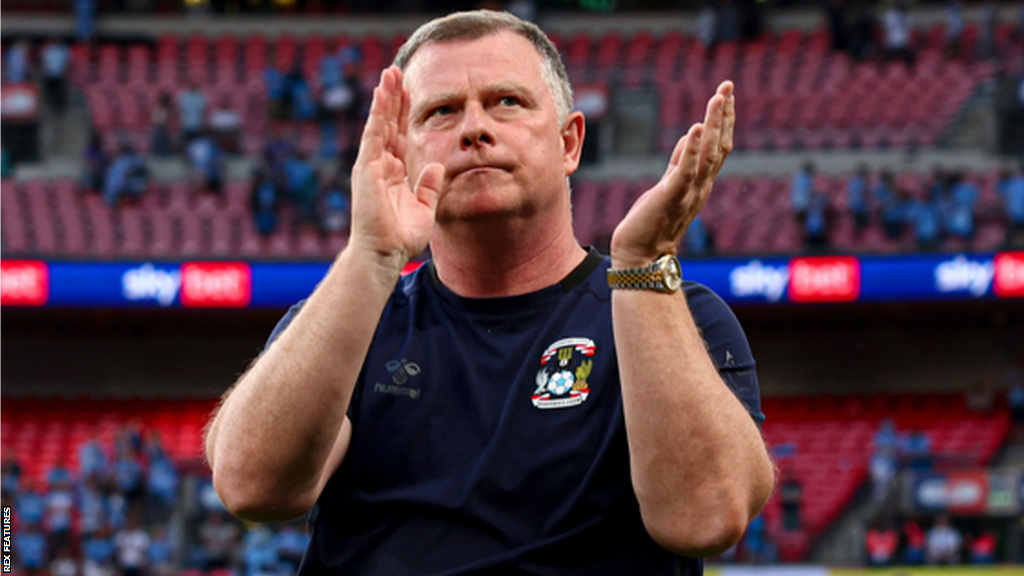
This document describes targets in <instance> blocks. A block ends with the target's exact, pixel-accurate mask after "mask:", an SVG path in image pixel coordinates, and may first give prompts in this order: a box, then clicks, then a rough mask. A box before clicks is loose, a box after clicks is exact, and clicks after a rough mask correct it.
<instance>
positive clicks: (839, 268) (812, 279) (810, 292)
mask: <svg viewBox="0 0 1024 576" xmlns="http://www.w3.org/2000/svg"><path fill="white" fill-rule="evenodd" d="M858 296H860V262H859V261H858V260H857V258H855V257H853V256H821V257H806V258H793V259H792V260H790V262H789V299H790V300H791V301H793V302H852V301H854V300H856V299H857V297H858Z"/></svg>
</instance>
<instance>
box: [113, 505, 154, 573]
mask: <svg viewBox="0 0 1024 576" xmlns="http://www.w3.org/2000/svg"><path fill="white" fill-rule="evenodd" d="M114 546H116V547H117V565H118V568H120V575H121V576H143V575H144V574H145V573H146V572H145V571H146V565H147V564H148V563H149V535H148V534H146V531H145V530H143V529H142V527H141V526H140V525H139V519H138V517H137V516H136V515H135V514H131V515H129V516H128V525H127V526H125V528H124V529H123V530H121V531H120V532H118V533H117V536H115V537H114Z"/></svg>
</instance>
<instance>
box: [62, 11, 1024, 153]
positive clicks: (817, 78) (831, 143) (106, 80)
mask: <svg viewBox="0 0 1024 576" xmlns="http://www.w3.org/2000/svg"><path fill="white" fill-rule="evenodd" d="M943 30H944V26H943V25H941V24H940V25H935V26H933V27H932V28H930V29H928V30H923V31H919V33H918V36H919V38H918V40H917V45H919V46H920V49H919V51H918V54H917V61H916V64H915V66H914V67H913V68H912V69H909V68H908V67H907V66H906V65H905V64H902V63H899V64H895V63H893V64H879V63H878V62H874V61H868V62H857V61H855V60H853V59H851V58H850V57H849V56H848V55H846V54H844V53H833V52H831V51H830V48H829V38H828V34H827V32H825V31H824V30H817V31H814V32H809V33H802V32H800V31H787V32H785V33H782V34H779V35H775V36H765V37H763V38H762V39H759V40H757V41H755V42H748V43H743V44H740V43H736V42H726V43H722V44H719V45H717V46H715V47H714V48H713V49H709V48H707V47H705V46H703V45H702V44H701V43H700V42H699V41H698V40H697V39H696V38H694V37H692V36H685V35H683V34H681V33H678V32H673V33H668V34H666V35H664V36H662V37H655V36H654V35H652V34H651V33H649V32H638V33H636V34H635V35H633V36H632V37H630V38H623V37H622V35H621V34H619V33H617V32H611V33H608V34H605V35H600V36H598V35H591V34H589V33H586V32H579V33H576V34H573V35H572V36H571V37H569V38H562V37H560V36H557V35H554V37H553V39H554V40H555V41H556V43H558V44H559V47H560V49H561V50H562V52H563V54H564V57H565V60H566V67H567V70H568V72H569V76H570V79H571V80H572V81H573V82H574V83H576V84H601V85H605V86H610V85H614V86H620V87H622V88H623V89H632V88H638V87H641V86H644V85H653V86H654V87H655V88H656V90H657V93H658V94H659V97H660V102H661V105H660V108H659V110H660V112H659V121H660V126H661V133H660V134H661V136H660V138H659V145H660V147H661V149H662V150H663V151H665V152H668V151H671V148H672V146H673V144H674V143H675V140H676V138H677V137H678V134H680V133H682V132H685V129H686V127H688V125H689V123H690V122H692V121H694V119H697V118H700V117H702V116H703V113H704V111H703V108H704V104H705V102H704V98H705V95H706V94H710V93H712V92H713V91H714V88H715V86H716V85H717V83H718V82H719V81H720V80H721V79H722V78H735V79H736V81H737V83H738V85H739V86H741V87H742V88H741V90H740V92H739V94H738V95H739V102H738V105H739V106H741V107H743V109H744V114H743V115H742V117H741V119H740V123H739V125H738V126H737V136H736V145H737V148H739V149H750V150H763V149H782V150H788V149H809V150H817V149H823V148H850V147H860V148H877V147H893V148H907V147H921V146H933V145H936V144H937V143H938V141H939V139H940V138H941V136H942V135H943V133H944V131H945V130H946V129H947V128H948V127H949V125H950V123H951V122H952V121H953V120H954V119H955V118H956V117H957V114H958V113H959V112H960V111H961V110H962V108H963V107H964V104H965V103H966V102H968V101H969V99H970V98H971V97H972V96H973V94H974V93H975V91H976V89H977V88H978V86H979V84H980V83H981V82H983V81H984V80H986V79H989V78H992V77H993V76H994V75H996V74H997V73H998V72H1000V66H1003V67H1004V68H1005V70H1004V71H1006V72H1012V71H1014V70H1015V69H1016V67H1019V66H1021V64H1020V63H1019V62H1017V59H1014V58H1007V59H1005V60H1004V61H1002V62H1003V63H1002V64H997V63H996V61H974V60H973V54H972V53H971V52H967V53H965V54H963V55H962V57H961V58H959V59H953V60H951V59H947V58H946V57H945V56H944V44H943V42H944V40H943ZM965 34H966V35H967V36H971V35H972V34H974V35H976V34H977V30H976V25H969V26H968V28H967V30H966V31H965ZM404 40H405V37H404V36H400V35H399V36H394V37H391V38H387V39H384V38H381V37H379V36H376V35H370V36H367V37H366V38H363V39H360V40H352V39H350V38H346V37H342V38H333V37H332V38H326V37H323V36H309V37H306V38H304V39H301V40H300V39H297V38H295V37H293V36H289V35H284V36H281V37H278V38H276V39H268V38H265V37H263V36H248V37H243V38H237V37H233V36H221V37H219V38H217V39H210V38H206V37H204V36H199V35H192V36H188V37H180V36H175V35H170V34H165V35H162V36H160V37H159V38H158V39H157V40H156V41H155V43H154V44H144V43H133V44H128V45H121V44H115V43H105V44H100V45H98V46H97V47H95V48H94V47H92V46H89V45H86V44H78V45H76V46H74V47H73V49H72V62H73V64H72V67H71V71H72V72H71V73H72V76H71V80H72V83H73V84H74V85H76V86H77V87H78V88H79V89H80V90H81V91H82V92H83V94H84V95H85V98H86V100H87V102H88V104H89V109H90V112H91V114H92V118H93V123H94V126H95V128H96V129H97V130H99V131H100V132H101V133H102V134H104V137H105V139H106V141H107V143H108V146H114V145H116V144H117V143H118V142H120V141H121V140H128V141H130V142H131V143H132V144H133V145H134V146H135V148H136V149H137V150H141V151H147V150H148V149H149V146H150V138H149V122H150V119H149V117H148V114H149V112H148V111H149V110H150V109H152V108H153V107H154V106H155V105H156V102H157V99H158V98H159V96H160V94H171V95H173V94H177V93H178V92H180V91H181V90H183V89H184V88H185V87H186V86H187V85H189V84H190V83H195V84H196V85H198V86H199V87H200V88H201V89H202V90H203V92H204V93H205V94H206V96H207V98H208V101H209V102H219V101H221V99H222V97H223V96H229V97H230V100H231V101H232V102H233V103H234V105H235V107H236V110H237V111H238V112H239V113H240V114H241V115H242V117H243V126H244V134H243V147H242V148H243V152H245V153H248V154H255V153H258V152H259V151H260V150H261V149H262V147H263V144H264V143H265V142H264V141H265V138H266V133H267V130H268V128H269V123H270V121H269V120H268V115H267V90H266V87H265V84H264V72H265V71H266V70H267V69H268V67H269V68H272V69H276V70H278V71H280V72H281V73H287V72H288V71H290V70H291V69H292V67H293V65H295V64H297V65H298V66H299V68H300V69H301V70H302V72H303V74H304V76H305V77H306V79H307V80H308V81H309V82H310V86H311V88H312V89H313V91H314V93H316V92H317V91H318V90H319V84H318V82H319V79H318V74H317V70H318V66H319V62H320V59H321V57H322V56H323V55H324V54H326V53H328V52H334V51H336V50H338V49H340V48H343V47H346V46H353V47H356V48H358V50H359V52H360V53H361V55H362V57H361V59H360V61H359V63H358V69H359V75H360V78H361V79H362V83H363V86H364V88H365V89H367V90H369V89H372V87H373V85H374V84H375V82H376V76H377V71H378V70H380V69H381V68H382V67H383V65H384V64H385V63H387V62H389V61H390V60H391V59H392V58H393V56H394V53H395V51H396V50H397V47H398V46H400V45H401V43H402V42H404ZM996 46H997V50H998V52H999V53H1004V54H1008V55H1012V54H1015V53H1018V52H1019V51H1020V50H1022V49H1024V47H1022V41H1021V39H1020V38H1019V37H1015V36H1014V34H1013V27H1012V25H1010V24H1002V25H1000V26H999V27H998V28H997V36H996ZM312 128H313V127H304V128H303V132H304V133H305V134H309V135H312V134H313V133H314V132H315V130H313V129H312ZM315 142H316V140H315V138H314V137H306V138H303V139H302V141H301V143H300V148H301V149H303V150H306V151H310V152H312V151H313V149H314V147H315Z"/></svg>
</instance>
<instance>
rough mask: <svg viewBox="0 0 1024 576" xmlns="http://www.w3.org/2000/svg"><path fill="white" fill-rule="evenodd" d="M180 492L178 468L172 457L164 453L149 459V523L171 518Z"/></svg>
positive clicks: (147, 502) (147, 509)
mask: <svg viewBox="0 0 1024 576" xmlns="http://www.w3.org/2000/svg"><path fill="white" fill-rule="evenodd" d="M177 493H178V469H177V467H176V466H175V465H174V462H172V461H171V459H170V458H168V457H167V456H165V455H163V454H158V455H155V456H154V457H152V458H150V460H149V475H148V476H147V477H146V519H147V521H148V522H149V523H155V522H167V521H168V520H169V519H170V516H171V512H172V509H173V508H174V501H175V498H176V496H177Z"/></svg>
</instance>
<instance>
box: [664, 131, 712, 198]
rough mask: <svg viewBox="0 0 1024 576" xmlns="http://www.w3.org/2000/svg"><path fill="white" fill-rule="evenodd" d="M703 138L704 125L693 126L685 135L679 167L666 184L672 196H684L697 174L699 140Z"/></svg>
mask: <svg viewBox="0 0 1024 576" xmlns="http://www.w3.org/2000/svg"><path fill="white" fill-rule="evenodd" d="M703 136H704V125H703V124H700V123H699V122H698V123H697V124H694V125H693V126H690V130H689V132H687V133H686V136H685V140H686V146H685V147H684V148H683V151H682V154H681V155H680V158H679V166H678V167H677V168H676V170H675V172H673V173H672V174H671V175H670V176H669V178H668V181H667V182H666V186H668V189H669V190H670V191H671V192H672V194H674V195H682V194H685V193H686V191H687V190H688V189H689V187H690V184H691V183H692V182H693V179H694V177H695V176H696V174H697V163H698V157H699V155H700V146H701V139H702V137H703Z"/></svg>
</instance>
